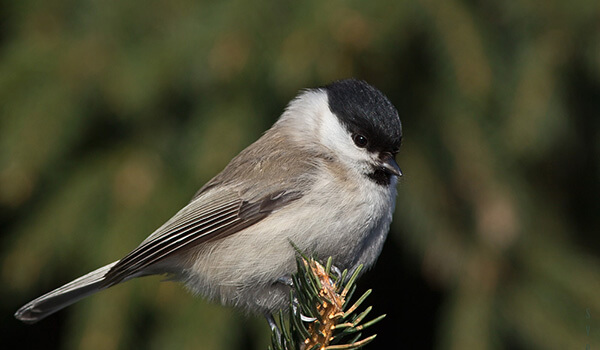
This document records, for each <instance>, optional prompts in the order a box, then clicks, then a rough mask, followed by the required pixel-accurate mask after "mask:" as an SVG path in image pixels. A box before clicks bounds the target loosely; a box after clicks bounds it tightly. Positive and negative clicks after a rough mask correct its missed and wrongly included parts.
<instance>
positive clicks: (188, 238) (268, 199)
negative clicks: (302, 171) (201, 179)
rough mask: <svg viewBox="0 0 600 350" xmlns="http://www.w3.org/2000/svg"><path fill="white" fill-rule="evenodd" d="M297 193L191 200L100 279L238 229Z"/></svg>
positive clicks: (117, 277) (116, 278)
mask: <svg viewBox="0 0 600 350" xmlns="http://www.w3.org/2000/svg"><path fill="white" fill-rule="evenodd" d="M301 196H302V194H301V193H299V192H294V191H285V190H281V191H276V192H273V193H270V194H268V195H266V196H263V197H261V198H259V199H257V200H253V201H247V200H243V199H241V198H240V197H239V196H238V195H237V194H235V193H228V194H226V195H222V196H219V197H218V198H215V199H213V200H210V201H205V200H201V201H200V200H196V201H192V202H190V204H188V205H187V206H186V207H185V208H184V209H182V210H181V211H180V212H179V213H177V214H176V215H175V216H174V217H173V218H172V219H171V220H169V221H168V222H167V223H166V224H165V225H163V226H162V227H161V228H159V229H158V230H157V231H156V232H155V233H154V234H152V235H151V236H150V237H148V239H146V240H145V241H144V242H142V244H140V245H139V246H138V247H137V248H136V249H134V250H133V251H132V252H131V253H129V254H128V255H126V256H125V257H124V258H123V259H121V260H119V262H118V263H117V264H115V265H114V266H113V267H112V268H111V269H110V270H109V271H108V273H107V274H106V276H105V279H104V282H105V283H106V286H111V285H114V284H117V283H119V282H122V281H123V280H124V279H126V278H127V277H130V276H139V275H140V274H143V273H144V271H145V270H147V268H148V267H149V266H151V265H153V264H155V263H157V262H159V261H161V260H162V259H164V258H166V257H168V256H170V255H171V254H173V253H176V252H179V251H181V250H183V249H186V248H190V247H193V246H195V245H197V244H200V243H204V242H208V241H212V240H215V239H220V238H223V237H226V236H228V235H231V234H233V233H235V232H238V231H240V230H242V229H244V228H246V227H248V226H250V225H253V224H255V223H257V222H259V221H261V220H262V219H264V218H265V217H267V216H268V215H269V214H270V213H272V212H273V211H274V210H276V209H279V208H281V207H283V206H285V205H287V204H288V203H290V202H291V201H294V200H296V199H298V198H300V197H301ZM207 202H208V203H207Z"/></svg>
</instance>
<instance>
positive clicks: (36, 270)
mask: <svg viewBox="0 0 600 350" xmlns="http://www.w3.org/2000/svg"><path fill="white" fill-rule="evenodd" d="M0 24H1V26H0V240H1V242H0V262H1V269H0V284H1V285H2V288H1V290H0V311H1V313H0V322H1V331H0V339H2V344H3V346H2V347H3V348H5V349H9V348H10V349H12V348H17V347H18V348H19V349H42V348H43V349H103V350H110V349H265V348H266V344H267V341H268V335H269V331H268V327H267V325H266V323H265V322H264V320H263V319H262V318H260V317H251V316H244V315H241V314H240V313H238V312H237V311H234V310H231V309H229V308H224V307H221V306H219V305H214V304H209V303H207V302H205V301H204V300H202V299H201V298H194V297H193V296H192V295H190V294H189V293H187V292H186V291H185V289H184V288H183V287H182V286H181V285H179V284H175V283H161V279H160V278H159V277H150V278H145V279H139V280H135V281H131V282H128V283H126V284H123V285H120V286H118V287H116V288H113V289H111V290H108V291H105V292H103V293H100V294H98V295H95V296H93V297H91V298H89V299H86V300H85V301H82V302H80V303H78V304H76V305H74V306H73V307H70V308H68V309H66V310H64V311H62V312H59V313H58V314H56V315H53V316H51V317H49V318H48V319H45V320H44V321H42V322H40V323H38V324H36V325H34V326H28V325H24V324H21V323H20V322H18V321H16V320H15V319H13V317H12V314H13V312H14V311H15V310H16V309H17V308H18V307H20V306H21V305H22V304H24V303H25V302H27V301H29V300H30V299H32V298H34V297H37V296H39V295H40V294H42V293H45V292H47V291H49V290H50V289H53V288H55V287H58V286H59V285H61V284H62V283H65V282H68V281H70V280H71V279H73V278H75V277H78V276H80V275H82V274H84V273H86V272H88V271H90V270H92V269H94V268H96V267H99V266H101V265H104V264H106V263H108V262H112V261H114V260H116V259H118V258H120V257H121V256H123V255H124V254H125V253H127V252H128V251H129V250H130V249H132V248H134V247H135V246H136V245H137V244H138V243H139V242H140V241H141V240H142V239H143V238H145V237H146V235H148V234H149V233H150V232H152V231H153V230H154V229H155V228H156V227H158V226H159V225H161V224H162V223H163V222H164V221H165V220H167V219H168V218H169V217H170V216H171V215H172V214H174V213H175V212H176V211H177V210H178V209H179V208H181V207H182V206H183V205H185V204H186V203H187V201H188V200H189V199H190V198H191V196H192V195H193V193H194V192H195V191H196V190H197V189H198V188H199V187H200V186H201V185H202V184H203V183H205V182H206V181H207V180H209V179H210V178H211V177H212V176H214V175H215V174H216V173H217V172H218V171H219V170H221V169H222V168H223V167H224V166H225V165H226V163H227V162H228V161H229V160H230V159H231V158H232V157H233V156H234V155H236V154H237V153H238V152H239V151H240V150H241V149H243V148H244V147H245V146H247V145H248V144H250V143H251V142H252V141H254V140H255V139H257V138H258V137H259V136H260V135H261V133H262V132H263V131H264V130H266V129H267V128H268V127H269V126H270V125H271V124H272V123H273V122H274V121H275V120H276V118H277V117H278V116H279V114H280V113H281V111H282V110H283V108H284V107H285V105H286V103H287V102H288V101H289V100H290V99H291V98H292V97H294V95H295V94H296V93H297V92H298V90H299V89H302V88H306V87H315V86H320V85H324V84H327V83H329V82H330V81H332V80H335V79H340V78H346V77H351V76H354V77H357V78H361V79H365V80H367V81H368V82H370V83H371V84H373V85H375V86H377V87H378V88H379V89H380V90H382V91H383V92H384V93H386V94H387V95H388V96H389V97H390V99H391V100H392V102H393V103H394V104H395V105H396V106H397V108H398V110H399V112H400V115H401V118H402V121H403V125H404V132H405V138H404V145H403V149H402V151H401V153H400V154H399V156H398V162H399V163H400V165H401V167H402V169H403V171H404V173H405V176H404V178H403V179H402V181H401V182H400V184H399V186H398V191H399V195H398V204H397V210H396V214H395V220H394V222H393V227H392V232H391V233H390V236H389V238H388V241H387V243H386V246H385V248H384V251H383V254H382V256H381V258H380V259H379V261H378V263H377V265H376V266H375V268H374V269H373V270H372V271H371V272H370V273H368V274H367V275H366V276H365V277H364V278H362V279H361V281H360V283H359V285H361V286H362V287H363V288H374V293H373V295H372V296H371V297H370V300H368V301H367V302H369V301H370V304H372V305H374V307H375V310H374V313H375V314H377V315H378V314H381V313H386V314H388V317H387V318H386V319H385V320H384V321H382V322H381V323H379V324H378V325H377V326H376V327H374V328H373V330H371V332H370V333H373V332H375V333H378V334H379V336H378V338H377V339H376V340H375V342H374V343H373V344H371V345H370V346H369V347H368V348H370V349H383V348H388V349H390V348H396V349H401V348H405V349H416V348H419V349H586V346H587V345H589V346H590V348H591V349H594V348H598V347H600V260H599V258H600V254H599V252H600V2H598V1H597V0H590V1H586V0H573V1H563V0H547V1H533V0H526V1H518V2H516V1H491V0H488V1H486V0H479V1H477V0H445V1H434V0H422V1H417V0H413V1H411V0H407V1H395V2H392V1H386V2H383V1H379V2H375V1H371V2H367V1H340V0H334V1H304V2H299V1H264V0H255V1H191V0H175V1H136V0H131V1H111V0H103V1H93V0H90V1H73V0H72V1H68V0H64V1H61V0H50V1H41V0H21V1H8V0H2V1H0Z"/></svg>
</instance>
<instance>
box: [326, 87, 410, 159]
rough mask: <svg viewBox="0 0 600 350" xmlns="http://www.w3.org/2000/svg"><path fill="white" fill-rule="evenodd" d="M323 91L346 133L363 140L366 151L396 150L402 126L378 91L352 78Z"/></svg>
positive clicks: (386, 100) (396, 114) (396, 115)
mask: <svg viewBox="0 0 600 350" xmlns="http://www.w3.org/2000/svg"><path fill="white" fill-rule="evenodd" d="M324 89H325V90H326V91H327V96H328V98H329V109H330V110H331V112H333V114H335V115H336V116H337V117H338V118H339V119H340V121H341V122H342V124H344V125H345V126H346V127H347V128H348V130H349V131H350V132H352V133H353V134H360V135H363V136H365V137H366V138H367V140H368V144H367V146H366V148H367V150H369V151H372V152H397V151H398V149H399V148H400V143H401V141H402V124H401V123H400V117H399V116H398V111H397V110H396V108H395V107H394V105H392V103H391V102H390V101H389V100H388V99H387V97H385V95H384V94H383V93H381V91H379V90H377V89H376V88H374V87H372V86H371V85H369V84H367V83H366V82H364V81H362V80H356V79H346V80H339V81H336V82H333V83H331V84H329V85H327V86H325V87H324Z"/></svg>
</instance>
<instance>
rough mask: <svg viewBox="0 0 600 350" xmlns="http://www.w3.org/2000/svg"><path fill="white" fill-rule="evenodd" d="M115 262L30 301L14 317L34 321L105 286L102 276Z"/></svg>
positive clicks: (24, 320)
mask: <svg viewBox="0 0 600 350" xmlns="http://www.w3.org/2000/svg"><path fill="white" fill-rule="evenodd" d="M116 263H117V262H116V261H115V262H113V263H112V264H108V265H106V266H103V267H101V268H99V269H97V270H94V271H92V272H90V273H88V274H87V275H84V276H81V277H79V278H78V279H76V280H74V281H71V282H69V283H67V284H65V285H64V286H62V287H60V288H57V289H55V290H53V291H51V292H49V293H46V294H44V295H42V296H41V297H39V298H37V299H35V300H32V301H30V302H29V303H27V304H26V305H24V306H23V307H21V308H20V309H19V310H18V311H17V312H16V313H15V317H16V318H17V319H19V320H21V321H23V322H25V323H35V322H37V321H39V320H41V319H43V318H44V317H46V316H48V315H51V314H53V313H55V312H57V311H58V310H61V309H63V308H65V307H67V306H69V305H71V304H73V303H75V302H76V301H78V300H81V299H83V298H85V297H87V296H88V295H91V294H94V293H96V292H99V291H101V290H103V289H105V288H107V286H106V285H105V284H104V283H103V281H104V276H105V275H106V273H107V272H108V271H109V270H110V269H111V268H112V267H113V266H114V265H115V264H116Z"/></svg>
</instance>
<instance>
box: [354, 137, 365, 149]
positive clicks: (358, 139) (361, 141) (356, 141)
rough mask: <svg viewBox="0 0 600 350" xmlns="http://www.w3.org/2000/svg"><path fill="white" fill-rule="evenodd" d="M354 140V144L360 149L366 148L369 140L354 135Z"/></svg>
mask: <svg viewBox="0 0 600 350" xmlns="http://www.w3.org/2000/svg"><path fill="white" fill-rule="evenodd" d="M352 140H353V141H354V144H355V145H356V146H358V147H360V148H364V147H366V146H367V143H368V140H367V138H366V137H364V136H362V135H359V134H354V136H352Z"/></svg>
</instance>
